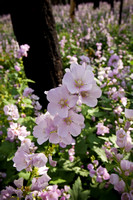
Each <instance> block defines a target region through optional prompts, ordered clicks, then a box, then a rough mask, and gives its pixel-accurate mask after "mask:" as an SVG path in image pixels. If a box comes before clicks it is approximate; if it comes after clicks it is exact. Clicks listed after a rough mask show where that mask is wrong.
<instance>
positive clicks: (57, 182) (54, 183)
mask: <svg viewBox="0 0 133 200" xmlns="http://www.w3.org/2000/svg"><path fill="white" fill-rule="evenodd" d="M60 183H66V180H64V179H61V178H58V179H55V180H54V179H52V180H51V181H50V184H53V185H56V184H57V185H58V184H60Z"/></svg>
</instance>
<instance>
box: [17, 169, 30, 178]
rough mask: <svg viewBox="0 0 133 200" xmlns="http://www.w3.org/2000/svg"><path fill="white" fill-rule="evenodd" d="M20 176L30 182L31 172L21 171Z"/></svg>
mask: <svg viewBox="0 0 133 200" xmlns="http://www.w3.org/2000/svg"><path fill="white" fill-rule="evenodd" d="M18 175H19V177H22V178H24V179H25V180H28V179H29V178H30V172H24V171H21V172H20V173H19V174H18Z"/></svg>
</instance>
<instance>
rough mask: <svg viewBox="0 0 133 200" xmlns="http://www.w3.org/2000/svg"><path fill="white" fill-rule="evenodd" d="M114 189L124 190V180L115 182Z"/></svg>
mask: <svg viewBox="0 0 133 200" xmlns="http://www.w3.org/2000/svg"><path fill="white" fill-rule="evenodd" d="M114 189H115V190H117V191H118V192H120V193H122V192H124V191H125V182H124V181H123V180H120V181H119V182H118V183H117V184H115V185H114Z"/></svg>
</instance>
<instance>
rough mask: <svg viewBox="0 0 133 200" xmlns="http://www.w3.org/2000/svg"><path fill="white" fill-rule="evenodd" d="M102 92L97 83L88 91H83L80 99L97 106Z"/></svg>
mask: <svg viewBox="0 0 133 200" xmlns="http://www.w3.org/2000/svg"><path fill="white" fill-rule="evenodd" d="M101 94H102V91H101V89H100V87H98V86H97V85H96V84H93V85H92V88H91V89H90V90H87V91H81V92H80V96H79V100H80V101H81V102H82V103H84V104H86V105H87V106H90V107H95V106H96V105H97V98H99V97H100V96H101Z"/></svg>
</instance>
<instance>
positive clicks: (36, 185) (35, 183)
mask: <svg viewBox="0 0 133 200" xmlns="http://www.w3.org/2000/svg"><path fill="white" fill-rule="evenodd" d="M50 179H51V178H50V177H49V176H48V175H47V174H46V173H45V174H43V175H42V176H41V177H39V178H38V177H37V178H33V179H32V185H31V190H32V191H34V190H37V191H40V190H43V189H45V188H46V186H47V185H48V181H49V180H50Z"/></svg>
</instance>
